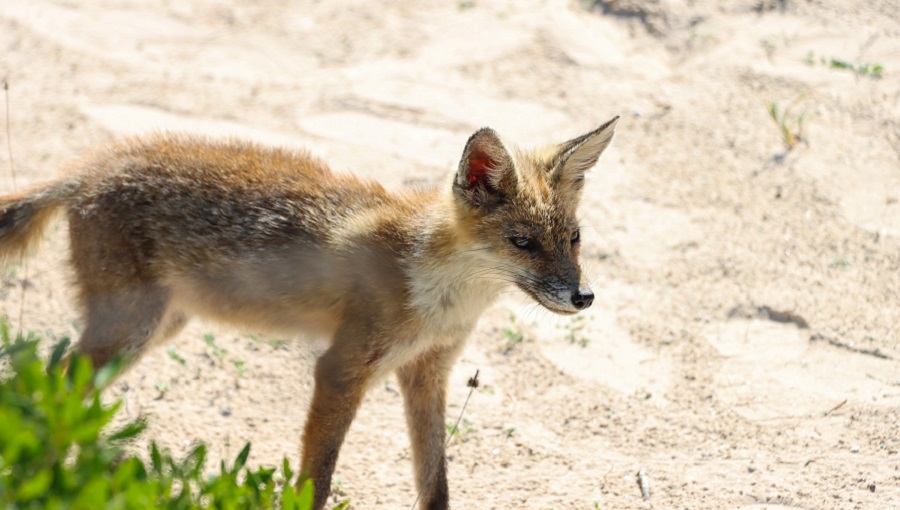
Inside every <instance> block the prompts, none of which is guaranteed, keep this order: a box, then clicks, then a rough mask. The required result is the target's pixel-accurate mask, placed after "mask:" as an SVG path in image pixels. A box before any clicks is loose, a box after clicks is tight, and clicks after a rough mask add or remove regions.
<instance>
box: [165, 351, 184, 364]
mask: <svg viewBox="0 0 900 510" xmlns="http://www.w3.org/2000/svg"><path fill="white" fill-rule="evenodd" d="M166 353H167V354H168V355H169V358H170V359H172V360H174V361H175V362H176V363H178V364H179V365H181V366H187V360H186V359H184V358H183V357H182V356H181V355H179V354H178V353H177V352H175V348H174V347H169V348H168V349H166Z"/></svg>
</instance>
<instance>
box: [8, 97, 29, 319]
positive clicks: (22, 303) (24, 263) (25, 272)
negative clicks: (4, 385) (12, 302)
mask: <svg viewBox="0 0 900 510" xmlns="http://www.w3.org/2000/svg"><path fill="white" fill-rule="evenodd" d="M3 97H4V98H5V103H6V152H7V154H8V155H9V173H10V175H11V176H12V187H13V193H16V192H18V191H19V186H18V184H17V183H16V165H15V164H14V163H13V152H12V135H11V134H10V133H11V130H10V128H9V82H8V81H4V82H3ZM27 286H28V262H27V261H25V260H23V261H22V296H21V297H20V298H19V333H21V332H22V331H24V329H25V328H24V327H23V325H22V317H23V316H24V315H25V290H26V287H27Z"/></svg>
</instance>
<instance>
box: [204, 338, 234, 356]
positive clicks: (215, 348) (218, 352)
mask: <svg viewBox="0 0 900 510" xmlns="http://www.w3.org/2000/svg"><path fill="white" fill-rule="evenodd" d="M203 341H204V342H206V345H208V346H209V348H210V349H212V353H213V356H215V357H216V358H218V359H219V361H221V360H222V358H224V357H225V356H226V355H227V354H228V351H227V350H226V349H223V348H221V347H219V344H217V343H216V337H215V336H214V335H213V334H212V333H207V334H205V335H203Z"/></svg>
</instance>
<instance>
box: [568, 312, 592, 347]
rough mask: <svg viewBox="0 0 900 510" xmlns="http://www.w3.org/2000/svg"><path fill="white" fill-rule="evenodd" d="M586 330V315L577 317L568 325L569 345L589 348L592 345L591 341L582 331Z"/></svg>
mask: <svg viewBox="0 0 900 510" xmlns="http://www.w3.org/2000/svg"><path fill="white" fill-rule="evenodd" d="M583 329H584V315H576V316H575V317H574V318H572V320H570V321H569V323H568V324H567V325H566V330H567V331H568V333H566V340H568V341H569V343H573V344H574V343H577V344H578V345H580V346H582V347H587V346H588V344H590V343H591V339H590V338H588V337H586V336H584V335H582V333H581V331H582V330H583Z"/></svg>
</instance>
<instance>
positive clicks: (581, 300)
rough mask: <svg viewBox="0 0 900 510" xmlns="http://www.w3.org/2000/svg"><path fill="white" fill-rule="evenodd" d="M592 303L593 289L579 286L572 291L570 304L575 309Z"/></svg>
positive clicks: (580, 308) (586, 306) (582, 308)
mask: <svg viewBox="0 0 900 510" xmlns="http://www.w3.org/2000/svg"><path fill="white" fill-rule="evenodd" d="M593 303H594V291H592V290H591V289H589V288H587V287H581V288H579V289H578V290H576V291H575V292H573V293H572V306H574V307H575V308H576V309H577V310H584V309H585V308H588V307H590V306H591V305H592V304H593Z"/></svg>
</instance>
